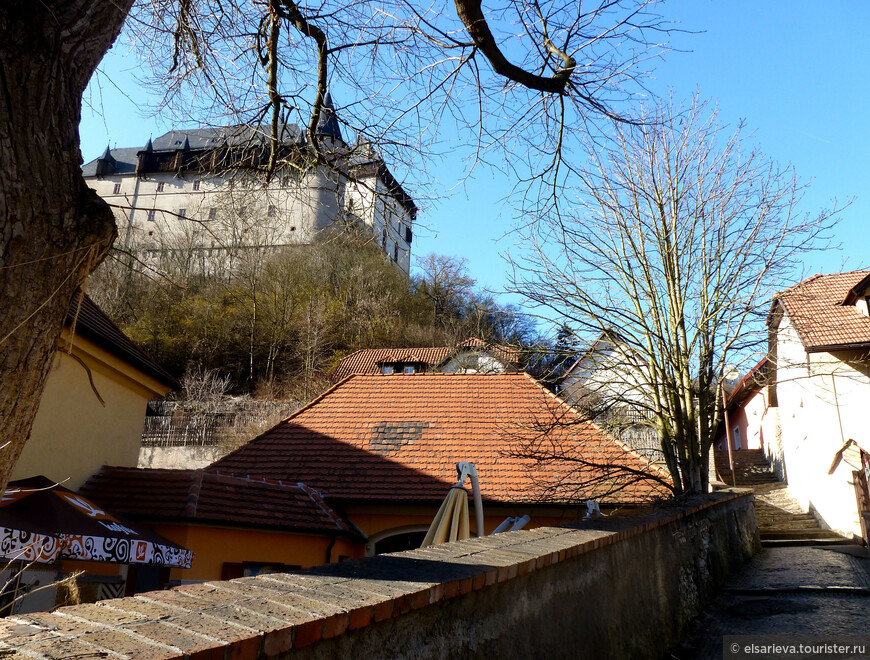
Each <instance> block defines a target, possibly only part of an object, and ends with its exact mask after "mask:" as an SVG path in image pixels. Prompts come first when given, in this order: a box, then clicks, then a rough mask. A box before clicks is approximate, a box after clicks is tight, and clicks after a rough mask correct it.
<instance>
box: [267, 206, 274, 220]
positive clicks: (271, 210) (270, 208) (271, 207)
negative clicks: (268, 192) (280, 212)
mask: <svg viewBox="0 0 870 660" xmlns="http://www.w3.org/2000/svg"><path fill="white" fill-rule="evenodd" d="M266 213H267V214H268V216H269V217H270V218H274V217H275V213H277V209H276V208H275V207H274V206H273V205H271V204H269V208H268V209H267V210H266Z"/></svg>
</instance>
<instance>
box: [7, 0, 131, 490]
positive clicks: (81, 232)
mask: <svg viewBox="0 0 870 660" xmlns="http://www.w3.org/2000/svg"><path fill="white" fill-rule="evenodd" d="M131 4H132V0H113V1H112V2H99V1H98V2H95V1H94V0H40V1H39V2H34V1H33V0H0V296H2V300H3V301H4V305H3V313H2V314H0V420H2V423H0V490H2V489H4V488H5V487H6V483H7V482H8V480H9V476H10V475H11V473H12V469H13V468H14V466H15V463H16V461H17V459H18V456H19V455H20V453H21V450H22V448H23V447H24V444H25V442H26V441H27V439H28V437H29V435H30V429H31V426H32V424H33V419H34V417H35V415H36V411H37V409H38V406H39V400H40V397H41V395H42V391H43V388H44V386H45V380H46V377H47V375H48V372H49V369H50V367H51V363H52V360H53V358H54V355H55V352H56V351H57V346H58V338H59V336H60V332H61V329H62V327H63V322H64V318H65V316H66V313H67V308H68V306H69V303H70V300H71V299H72V296H73V293H74V292H75V290H76V288H77V287H78V286H80V285H81V284H82V283H83V282H84V280H85V278H86V277H87V275H88V273H89V272H90V271H91V270H93V268H94V267H96V265H97V264H99V262H100V261H101V260H102V258H103V257H104V255H105V254H106V250H107V249H108V248H109V246H110V245H111V244H112V241H114V239H115V236H116V233H117V232H116V229H115V221H114V218H113V216H112V212H111V210H110V209H109V207H108V206H107V205H106V204H105V203H104V202H103V201H102V200H100V199H99V198H98V197H97V195H96V194H95V193H94V192H93V191H91V190H90V189H89V188H88V187H87V186H86V185H85V182H84V179H83V178H82V174H81V169H80V168H81V153H80V151H79V132H78V126H79V119H80V115H81V103H82V94H83V92H84V89H85V86H86V85H87V83H88V80H89V79H90V77H91V75H92V73H93V72H94V70H95V69H96V67H97V64H98V63H99V61H100V60H101V59H102V57H103V55H104V54H105V52H106V51H107V50H108V49H109V47H110V46H111V44H112V42H113V41H114V40H115V38H116V37H117V35H118V33H119V31H120V29H121V25H122V24H123V21H124V18H125V17H126V14H127V12H128V11H129V9H130V5H131ZM71 423H74V420H71Z"/></svg>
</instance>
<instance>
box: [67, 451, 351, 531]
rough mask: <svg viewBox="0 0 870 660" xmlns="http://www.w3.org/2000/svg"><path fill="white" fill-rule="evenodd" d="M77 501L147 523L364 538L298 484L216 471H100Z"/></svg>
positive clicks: (311, 492)
mask: <svg viewBox="0 0 870 660" xmlns="http://www.w3.org/2000/svg"><path fill="white" fill-rule="evenodd" d="M79 491H80V492H81V493H82V495H85V496H87V497H89V498H90V499H92V500H94V501H96V502H98V503H100V504H102V505H103V506H105V507H106V508H109V509H112V510H114V511H118V512H120V513H123V514H124V515H126V516H129V517H130V518H134V519H137V520H142V521H147V522H151V523H154V522H158V521H196V522H200V523H204V522H211V523H220V524H223V525H237V526H243V527H269V528H277V529H282V530H293V531H307V532H315V533H322V534H328V533H332V534H335V533H339V534H343V535H345V536H349V537H352V538H357V539H360V538H365V536H364V535H363V534H362V532H360V531H359V530H358V529H357V528H356V527H355V526H354V525H353V524H352V523H349V522H348V521H347V520H345V519H343V518H341V517H340V516H339V515H338V514H336V513H335V512H334V511H333V510H332V509H331V508H329V506H327V505H326V503H325V502H324V501H323V498H322V497H321V495H320V494H319V493H318V492H317V491H315V490H314V489H312V488H309V487H308V486H306V485H305V484H303V483H297V482H295V481H294V482H292V483H287V482H286V481H273V480H267V479H250V478H240V477H236V476H233V475H227V474H222V473H221V472H219V471H214V470H212V471H208V472H206V471H204V470H146V469H141V468H125V467H109V466H103V467H102V468H100V469H99V471H97V472H96V473H95V474H94V475H93V476H91V478H90V479H88V481H87V482H86V483H85V484H84V485H83V486H82V487H81V488H80V489H79Z"/></svg>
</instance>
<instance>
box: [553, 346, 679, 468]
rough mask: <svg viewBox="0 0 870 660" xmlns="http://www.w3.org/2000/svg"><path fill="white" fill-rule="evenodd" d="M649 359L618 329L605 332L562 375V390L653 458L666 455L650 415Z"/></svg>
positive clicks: (601, 422) (633, 445) (565, 397)
mask: <svg viewBox="0 0 870 660" xmlns="http://www.w3.org/2000/svg"><path fill="white" fill-rule="evenodd" d="M649 382H650V379H649V370H648V366H647V363H646V361H645V360H644V359H643V357H641V356H640V355H639V354H638V353H637V351H635V350H634V349H632V348H631V346H630V345H629V344H628V343H627V342H625V341H624V340H623V339H622V338H620V337H619V335H618V334H616V333H613V332H611V333H602V334H601V336H600V337H599V338H598V339H596V340H595V341H594V342H593V343H592V344H591V346H590V347H589V349H588V350H587V351H586V352H584V353H583V354H582V355H581V356H580V357H579V358H578V359H577V361H576V362H574V364H573V365H571V367H569V368H568V370H567V371H566V372H565V374H564V375H563V376H562V379H561V381H560V383H559V388H558V389H559V395H560V396H561V397H562V398H563V399H564V400H565V401H566V402H567V403H569V404H570V405H572V406H574V407H576V408H578V409H581V410H583V409H585V410H587V411H590V412H591V414H593V415H594V418H595V421H597V422H598V423H599V424H601V425H602V426H604V427H605V428H607V429H608V430H609V431H610V432H611V433H613V434H614V435H616V436H617V437H618V438H619V439H620V440H622V441H623V442H625V443H626V444H628V445H629V446H630V447H632V448H633V449H635V450H636V451H638V452H640V453H642V454H643V455H644V456H646V457H647V458H649V459H651V460H655V461H658V460H662V458H663V456H662V451H661V442H660V440H659V436H658V433H657V432H656V430H655V428H654V427H653V425H652V423H651V421H650V418H651V415H650V412H649V409H650V402H651V401H652V395H651V392H650V386H649Z"/></svg>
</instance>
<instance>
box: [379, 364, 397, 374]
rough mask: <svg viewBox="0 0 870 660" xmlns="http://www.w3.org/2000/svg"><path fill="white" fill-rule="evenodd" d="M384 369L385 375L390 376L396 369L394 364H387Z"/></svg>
mask: <svg viewBox="0 0 870 660" xmlns="http://www.w3.org/2000/svg"><path fill="white" fill-rule="evenodd" d="M382 371H383V374H384V375H385V376H388V375H389V374H391V373H393V372H394V371H395V369H394V368H393V365H391V364H385V365H384V368H383V370H382Z"/></svg>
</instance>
